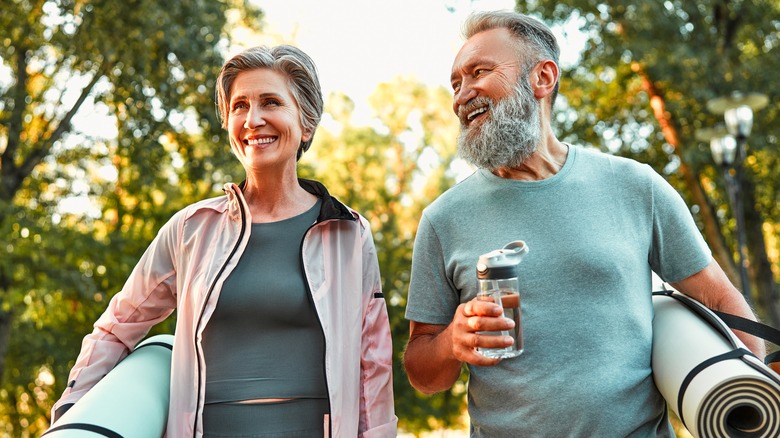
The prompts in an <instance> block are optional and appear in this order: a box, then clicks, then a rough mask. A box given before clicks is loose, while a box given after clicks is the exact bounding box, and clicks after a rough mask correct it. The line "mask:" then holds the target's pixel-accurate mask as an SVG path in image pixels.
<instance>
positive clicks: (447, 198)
mask: <svg viewBox="0 0 780 438" xmlns="http://www.w3.org/2000/svg"><path fill="white" fill-rule="evenodd" d="M479 179H480V175H479V171H476V172H474V173H472V174H471V175H469V176H467V177H466V178H464V179H463V180H461V181H460V182H458V183H456V184H455V185H453V186H452V187H450V188H449V189H447V190H445V191H444V193H442V194H441V195H439V197H438V198H436V199H435V200H434V201H433V202H431V203H430V205H428V207H426V208H425V212H426V214H428V215H432V216H436V215H439V214H448V215H449V214H452V211H453V209H460V208H467V207H468V206H469V205H472V204H473V203H474V201H475V200H476V199H477V196H478V192H479V191H480V190H481V184H480V183H479V181H478V180H479Z"/></svg>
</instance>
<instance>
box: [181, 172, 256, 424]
mask: <svg viewBox="0 0 780 438" xmlns="http://www.w3.org/2000/svg"><path fill="white" fill-rule="evenodd" d="M231 190H233V195H234V196H236V199H237V200H238V206H239V208H240V211H241V232H240V233H239V234H238V240H237V241H236V244H235V245H234V246H233V250H232V251H230V255H229V256H228V258H227V259H225V263H224V264H223V265H222V267H221V268H220V269H219V272H217V275H216V276H215V277H214V282H212V283H211V287H209V291H208V293H206V299H205V300H203V304H202V305H201V307H200V314H199V315H198V324H197V325H196V326H195V337H196V338H197V336H198V333H199V332H200V325H201V323H202V322H203V313H204V312H205V311H206V304H207V303H208V302H209V298H210V297H211V294H212V293H213V292H214V288H215V287H216V286H217V281H218V280H219V278H220V277H221V276H222V273H223V272H225V268H226V267H227V264H228V263H229V262H230V259H232V258H233V256H234V255H235V254H236V251H238V247H239V245H241V240H243V238H244V232H245V231H246V211H244V203H243V202H242V201H241V199H240V196H238V194H236V193H235V189H233V188H232V187H231ZM193 342H194V343H195V357H196V358H197V360H198V369H197V376H198V385H197V386H196V388H197V391H198V395H197V397H196V400H195V423H193V425H192V426H193V427H192V437H193V438H195V436H196V434H197V430H198V416H199V409H200V408H199V406H200V399H201V392H202V390H201V385H202V383H201V381H200V380H201V372H200V369H201V366H202V363H201V362H202V360H203V358H202V352H201V351H200V348H199V346H198V342H197V339H193Z"/></svg>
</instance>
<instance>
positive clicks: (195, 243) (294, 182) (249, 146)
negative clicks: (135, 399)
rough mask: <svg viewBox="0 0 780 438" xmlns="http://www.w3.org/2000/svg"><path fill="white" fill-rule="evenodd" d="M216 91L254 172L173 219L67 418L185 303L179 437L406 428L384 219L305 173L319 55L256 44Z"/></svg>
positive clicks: (178, 351) (99, 341)
mask: <svg viewBox="0 0 780 438" xmlns="http://www.w3.org/2000/svg"><path fill="white" fill-rule="evenodd" d="M216 94H217V105H218V108H219V113H220V116H221V118H222V125H223V127H224V128H226V129H227V131H228V133H229V137H230V146H231V149H232V150H233V153H234V154H235V155H236V157H238V159H239V161H240V162H241V164H242V165H243V167H244V169H245V171H246V180H245V181H244V182H243V183H241V184H240V185H239V186H236V185H235V184H226V185H225V187H224V189H223V190H224V192H225V195H224V196H221V197H218V198H213V199H208V200H205V201H201V202H198V203H195V204H193V205H190V206H188V207H187V208H185V209H183V210H182V211H180V212H178V213H176V215H174V217H173V218H172V219H171V220H170V221H169V222H168V223H167V224H166V225H165V226H163V228H162V229H161V230H160V233H159V234H158V236H157V237H156V238H155V240H154V241H153V242H152V244H151V245H150V247H149V248H148V249H147V251H146V253H145V254H144V255H143V257H142V258H141V260H140V261H139V263H138V265H137V266H136V267H135V269H134V270H133V272H132V274H131V276H130V278H129V279H128V281H127V283H126V284H125V286H124V288H123V289H122V291H121V292H119V293H118V294H117V295H116V296H115V297H114V298H113V299H112V300H111V302H110V304H109V306H108V309H107V310H106V312H105V313H104V314H103V315H102V316H101V317H100V319H99V320H98V321H97V323H96V324H95V330H94V332H93V333H92V334H90V335H88V336H87V337H86V338H85V341H84V344H83V346H82V350H81V354H80V355H79V358H78V360H77V362H76V365H75V366H74V368H73V369H72V370H71V373H70V377H69V385H68V389H66V390H65V393H64V394H63V396H62V398H61V399H60V400H59V401H58V402H57V403H56V404H55V406H54V408H53V412H55V415H56V414H57V413H61V410H60V408H63V409H66V408H67V406H69V405H71V404H72V403H74V402H75V401H76V400H78V399H79V398H80V397H81V396H83V395H84V393H86V392H87V391H88V390H89V389H90V388H91V387H92V386H94V385H95V383H97V381H98V380H99V379H100V378H101V377H102V376H103V375H104V374H105V373H107V372H108V371H109V370H111V369H112V368H113V367H114V366H115V365H116V364H117V362H119V360H121V359H122V358H123V357H124V356H125V355H127V354H128V352H129V351H130V349H131V348H132V347H133V346H134V345H136V344H137V343H138V342H139V341H140V340H141V339H142V338H143V337H144V336H145V335H146V333H147V332H148V330H149V329H150V327H151V326H152V325H154V324H156V323H158V322H160V321H162V320H164V319H165V318H166V317H167V316H168V315H170V314H171V312H172V311H173V309H174V308H176V309H177V310H178V314H177V321H176V337H175V341H174V348H173V359H172V374H171V376H172V378H171V403H170V408H169V415H168V427H167V436H169V437H177V438H178V437H192V436H195V437H200V436H205V437H228V436H242V437H270V436H273V437H299V436H301V437H312V436H335V437H354V436H365V437H386V436H395V435H396V423H397V418H396V416H395V414H394V409H393V394H392V345H391V340H390V329H389V324H388V318H387V310H386V306H385V302H384V299H383V298H382V293H381V283H380V275H379V266H378V263H377V258H376V251H375V248H374V243H373V239H372V237H371V231H370V229H369V225H368V222H367V221H366V220H365V218H363V217H362V216H360V215H359V214H358V213H356V212H355V211H353V210H351V209H349V208H348V207H346V206H344V205H343V204H341V203H340V202H339V201H337V200H336V199H335V198H333V197H331V196H330V195H329V194H328V191H327V190H326V189H325V187H323V186H322V185H321V184H319V183H317V182H314V181H308V180H303V179H298V177H297V161H298V159H299V158H300V157H301V154H303V153H304V152H305V151H306V150H307V149H308V148H309V146H310V145H311V141H312V137H313V136H314V131H315V129H316V128H317V125H318V123H319V120H320V116H321V115H322V108H323V102H322V92H321V91H320V85H319V80H318V79H317V73H316V69H315V67H314V64H313V62H312V61H311V59H310V58H309V57H308V56H307V55H306V54H305V53H303V52H302V51H301V50H299V49H297V48H295V47H291V46H278V47H274V48H270V49H269V48H265V47H256V48H252V49H249V50H246V51H244V52H243V53H240V54H238V55H236V56H235V57H233V58H232V59H230V60H229V61H227V62H226V63H225V65H224V66H223V67H222V71H221V72H220V74H219V77H218V80H217V93H216ZM58 410H60V412H58ZM53 418H55V416H53Z"/></svg>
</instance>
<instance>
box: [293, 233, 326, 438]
mask: <svg viewBox="0 0 780 438" xmlns="http://www.w3.org/2000/svg"><path fill="white" fill-rule="evenodd" d="M322 223H323V222H315V223H314V224H313V225H312V226H310V227H309V229H307V230H306V232H305V233H303V239H301V250H300V255H301V260H300V261H301V271H302V272H303V279H304V280H305V281H304V283H305V284H306V291H307V294H306V295H307V296H308V297H309V302H310V303H311V305H312V306H313V307H314V315H315V316H317V324H319V326H320V331H321V332H322V343H323V345H324V346H325V348H323V349H322V370H323V374H324V375H325V376H324V377H325V393H326V394H327V396H328V437H330V438H332V437H333V415H332V410H333V407H332V406H331V404H330V384H329V383H328V370H327V363H326V362H325V361H326V360H327V356H328V355H327V350H328V338H327V337H326V336H325V329H324V328H323V327H322V319H321V318H320V312H318V311H317V304H316V303H315V302H314V297H313V296H312V292H311V286H309V276H308V274H306V264H305V263H304V262H303V243H304V242H305V241H306V236H308V235H309V231H311V230H312V229H313V228H314V227H316V226H318V225H320V224H322Z"/></svg>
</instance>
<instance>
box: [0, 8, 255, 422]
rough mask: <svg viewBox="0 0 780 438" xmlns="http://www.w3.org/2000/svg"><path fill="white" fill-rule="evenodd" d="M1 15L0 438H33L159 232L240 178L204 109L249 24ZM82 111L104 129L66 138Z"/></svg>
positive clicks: (103, 13) (175, 17)
mask: <svg viewBox="0 0 780 438" xmlns="http://www.w3.org/2000/svg"><path fill="white" fill-rule="evenodd" d="M2 9H3V13H2V14H1V15H0V60H2V64H1V65H0V69H2V70H0V71H2V73H3V74H2V76H1V77H4V78H5V77H7V79H0V153H2V162H0V251H2V256H1V257H0V259H2V263H1V264H0V376H1V379H0V383H2V386H0V425H2V426H0V435H2V434H9V435H11V436H29V435H32V436H35V435H37V434H39V433H40V432H41V431H42V430H44V429H45V428H46V427H47V426H48V411H49V409H50V407H51V404H52V403H53V401H54V400H56V398H57V397H58V396H59V394H60V393H61V392H62V391H63V389H64V385H65V376H67V373H68V370H69V369H70V367H71V366H72V365H73V361H74V360H75V357H76V354H77V352H78V349H79V345H80V339H81V338H82V337H83V336H84V335H85V334H86V333H88V332H89V331H91V325H92V323H93V322H94V320H95V319H96V318H97V316H98V315H99V313H100V312H102V310H103V309H104V308H105V306H106V304H107V301H108V299H109V298H110V297H111V296H112V295H113V294H114V293H116V291H118V290H119V289H120V288H121V286H122V284H123V283H124V280H125V279H126V277H127V275H128V274H129V272H130V270H131V269H132V267H133V266H134V264H135V262H136V261H137V260H138V258H139V257H140V255H141V253H142V251H143V250H144V249H145V248H146V246H147V245H148V243H149V242H150V241H151V239H152V238H153V237H154V235H155V233H156V231H157V229H159V227H160V226H161V225H162V223H163V222H164V221H165V220H167V219H168V218H169V217H170V216H171V214H172V213H173V212H174V211H176V210H177V209H179V208H181V207H182V206H184V205H186V204H187V203H190V202H192V201H193V200H195V199H202V198H203V197H206V196H208V195H211V194H213V193H215V191H216V189H217V186H219V185H220V183H221V182H223V181H225V180H226V179H228V178H229V176H237V175H239V173H238V172H237V170H238V169H240V166H238V165H237V164H236V163H235V162H234V160H232V157H231V154H230V152H229V149H228V148H227V147H226V146H225V145H227V142H226V140H225V136H224V134H223V133H222V130H221V128H220V126H219V123H218V121H217V117H216V111H215V109H214V103H213V100H212V97H211V96H213V92H214V80H215V78H216V75H217V71H218V69H219V68H220V66H221V65H222V61H223V54H222V52H223V50H224V48H225V47H227V46H228V44H229V35H228V34H227V31H228V30H229V27H230V26H232V25H234V24H237V23H238V20H244V21H245V22H255V20H258V19H259V18H260V17H261V13H260V11H258V10H256V9H255V8H253V7H250V6H249V5H248V4H245V2H244V1H242V0H230V1H214V0H188V1H177V2H166V3H160V2H157V1H151V0H140V1H132V2H125V1H119V0H94V1H88V0H49V1H30V0H15V1H10V2H9V1H4V2H3V6H2ZM229 10H237V11H238V12H239V13H238V14H233V15H227V14H226V12H227V11H229ZM228 16H235V17H236V18H235V20H234V22H232V23H231V22H228V19H227V18H226V17H228ZM90 112H92V113H94V114H96V115H98V116H100V115H106V116H105V117H103V119H104V120H105V122H104V123H103V126H84V125H83V123H81V124H79V123H78V118H76V117H75V116H76V115H77V114H79V115H84V114H88V113H90ZM107 115H111V116H113V118H109V117H107ZM98 118H99V117H98ZM89 119H90V120H95V117H91V118H89ZM185 163H186V164H185ZM183 164H184V165H183ZM73 205H77V207H78V208H76V210H75V211H74V210H73V208H69V206H73ZM157 330H158V331H168V332H172V330H173V326H172V325H171V322H170V321H169V322H168V323H167V324H163V325H162V326H161V327H159V328H158V329H157Z"/></svg>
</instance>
